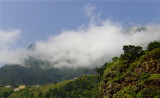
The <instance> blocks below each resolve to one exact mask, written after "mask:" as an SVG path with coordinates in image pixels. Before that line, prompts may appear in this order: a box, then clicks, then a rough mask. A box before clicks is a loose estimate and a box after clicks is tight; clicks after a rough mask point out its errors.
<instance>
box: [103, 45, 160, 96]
mask: <svg viewBox="0 0 160 98" xmlns="http://www.w3.org/2000/svg"><path fill="white" fill-rule="evenodd" d="M127 59H128V58H127ZM105 66H107V68H106V69H105V71H104V74H103V80H102V82H103V83H102V86H101V96H102V97H104V98H159V97H160V48H157V49H154V50H152V51H151V52H146V53H145V54H144V55H142V56H140V57H139V58H137V59H135V60H134V61H133V62H128V61H125V60H124V59H122V56H121V57H120V58H116V59H114V61H113V62H111V63H108V64H106V65H105Z"/></svg>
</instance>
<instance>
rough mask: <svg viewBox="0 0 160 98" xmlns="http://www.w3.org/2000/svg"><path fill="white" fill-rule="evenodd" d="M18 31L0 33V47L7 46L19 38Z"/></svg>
mask: <svg viewBox="0 0 160 98" xmlns="http://www.w3.org/2000/svg"><path fill="white" fill-rule="evenodd" d="M19 35H20V30H8V31H2V30H1V31H0V47H2V46H3V45H5V46H6V45H7V46H8V44H10V43H13V42H15V40H16V39H17V38H18V37H19Z"/></svg>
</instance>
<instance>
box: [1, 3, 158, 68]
mask: <svg viewBox="0 0 160 98" xmlns="http://www.w3.org/2000/svg"><path fill="white" fill-rule="evenodd" d="M84 9H85V10H86V15H88V16H89V17H91V20H92V23H91V24H90V23H89V25H88V26H87V27H84V28H83V27H81V28H78V29H75V30H64V31H63V32H61V33H60V34H59V35H57V36H50V38H49V39H48V40H47V41H37V42H36V43H35V45H34V48H33V49H17V50H15V51H11V50H10V49H8V50H3V51H1V52H0V54H1V55H2V57H1V58H0V63H18V64H23V61H24V60H25V59H27V58H29V57H33V58H36V59H40V60H43V61H48V62H50V64H51V67H59V68H61V67H82V66H85V67H96V66H100V65H102V64H104V63H106V62H107V61H109V60H110V59H111V58H112V57H114V56H119V55H120V54H121V53H122V52H123V51H122V47H123V45H130V44H131V45H141V46H143V47H146V46H147V44H148V43H149V42H151V41H160V25H146V26H133V27H130V28H125V27H123V26H122V25H121V24H119V23H115V22H112V21H110V20H107V19H106V20H101V19H99V18H100V17H94V16H96V15H97V14H96V13H95V12H94V10H95V9H96V8H95V7H94V6H91V5H87V6H85V8H84ZM95 14H96V15H95ZM92 17H94V18H92ZM94 20H100V21H98V22H97V21H94ZM10 32H12V31H10ZM14 32H15V31H14ZM16 34H18V33H15V35H16ZM11 35H12V34H11ZM13 35H14V34H13ZM7 38H8V37H6V39H7ZM8 39H9V40H6V41H4V42H5V43H9V42H12V40H14V39H15V37H13V38H12V37H11V38H8ZM4 40H5V39H4ZM4 42H3V43H4Z"/></svg>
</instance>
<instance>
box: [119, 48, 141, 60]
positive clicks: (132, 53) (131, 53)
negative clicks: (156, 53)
mask: <svg viewBox="0 0 160 98" xmlns="http://www.w3.org/2000/svg"><path fill="white" fill-rule="evenodd" d="M123 50H124V54H122V55H121V59H122V60H127V61H128V62H129V63H131V62H132V61H134V60H135V59H137V58H139V57H140V56H141V55H143V54H144V50H143V49H142V47H140V46H134V45H125V46H123Z"/></svg>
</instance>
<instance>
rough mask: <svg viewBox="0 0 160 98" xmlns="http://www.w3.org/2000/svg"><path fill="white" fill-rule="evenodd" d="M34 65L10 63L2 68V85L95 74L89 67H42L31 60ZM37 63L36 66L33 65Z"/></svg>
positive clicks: (55, 80) (33, 83) (0, 69)
mask: <svg viewBox="0 0 160 98" xmlns="http://www.w3.org/2000/svg"><path fill="white" fill-rule="evenodd" d="M30 64H32V66H31V65H30V67H23V66H20V65H8V66H3V67H2V68H0V77H1V78H0V86H5V85H12V86H16V85H21V84H25V85H36V84H40V85H42V84H44V83H53V82H59V81H63V80H69V79H73V78H77V77H80V76H83V75H84V74H86V75H87V74H94V71H93V69H89V68H77V69H73V68H63V69H58V68H50V69H42V68H41V67H40V66H39V65H36V64H38V63H35V61H34V62H32V63H31V62H30ZM33 65H35V66H33Z"/></svg>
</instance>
